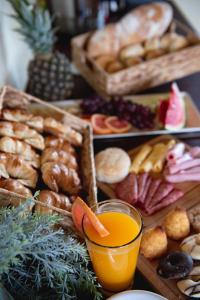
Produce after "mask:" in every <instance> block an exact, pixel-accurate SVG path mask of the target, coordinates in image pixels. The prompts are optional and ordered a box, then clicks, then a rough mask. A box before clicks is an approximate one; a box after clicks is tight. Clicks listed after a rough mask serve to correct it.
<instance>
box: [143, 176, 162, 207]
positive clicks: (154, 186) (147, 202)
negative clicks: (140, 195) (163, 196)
mask: <svg viewBox="0 0 200 300" xmlns="http://www.w3.org/2000/svg"><path fill="white" fill-rule="evenodd" d="M160 184H161V179H156V180H153V181H152V182H151V185H150V187H149V191H148V195H147V197H146V199H145V204H144V206H145V207H149V206H151V201H152V199H153V197H154V195H155V193H156V191H157V190H158V188H159V186H160Z"/></svg>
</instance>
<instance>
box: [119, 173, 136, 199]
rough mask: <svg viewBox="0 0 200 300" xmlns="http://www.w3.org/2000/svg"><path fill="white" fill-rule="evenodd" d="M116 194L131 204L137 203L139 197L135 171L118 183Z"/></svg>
mask: <svg viewBox="0 0 200 300" xmlns="http://www.w3.org/2000/svg"><path fill="white" fill-rule="evenodd" d="M115 194H116V196H117V197H118V198H119V199H121V200H124V201H126V202H128V203H130V204H134V203H136V202H137V198H138V184H137V176H136V175H135V174H134V173H130V174H129V175H128V176H127V177H126V178H125V179H124V180H123V181H121V182H120V183H118V184H117V186H116V188H115Z"/></svg>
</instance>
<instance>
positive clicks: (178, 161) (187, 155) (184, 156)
mask: <svg viewBox="0 0 200 300" xmlns="http://www.w3.org/2000/svg"><path fill="white" fill-rule="evenodd" d="M191 159H193V158H192V156H191V154H190V153H189V152H187V153H185V154H183V156H182V157H180V158H178V159H177V160H176V165H179V164H182V163H183V162H185V161H188V160H191Z"/></svg>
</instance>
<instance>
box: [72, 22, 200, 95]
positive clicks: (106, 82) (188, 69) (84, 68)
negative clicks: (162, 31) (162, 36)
mask: <svg viewBox="0 0 200 300" xmlns="http://www.w3.org/2000/svg"><path fill="white" fill-rule="evenodd" d="M174 24H176V26H173V25H171V27H172V28H175V29H176V30H177V31H181V32H182V33H183V35H187V36H190V37H191V38H195V40H197V44H195V45H191V46H188V47H187V48H184V49H182V50H179V51H176V52H172V53H168V54H165V55H162V56H160V57H158V58H154V59H151V60H148V61H144V62H142V63H140V64H137V65H135V66H132V67H128V68H126V69H123V70H121V71H118V72H116V73H113V74H109V73H107V72H106V71H105V70H104V69H103V68H101V67H100V66H99V65H97V64H96V62H95V60H94V59H93V58H91V57H89V56H88V53H87V52H86V51H85V50H84V46H85V43H86V42H87V39H88V38H89V36H90V35H91V33H86V34H82V35H79V36H77V37H75V38H73V39H72V43H71V46H72V57H73V62H74V64H75V66H76V67H77V68H78V70H79V71H80V73H81V75H82V76H83V77H84V78H85V79H86V80H87V81H88V82H89V84H90V85H91V86H92V87H93V88H94V89H95V90H96V91H97V92H98V93H99V94H101V95H102V96H104V97H110V96H113V95H125V94H130V93H135V92H139V91H142V90H144V89H147V88H150V87H154V86H157V85H160V84H162V83H165V82H168V81H171V80H175V79H178V78H180V77H183V76H186V75H189V74H192V73H195V72H198V71H200V44H199V43H198V37H197V36H196V35H195V34H194V33H193V32H192V31H191V29H189V28H188V27H187V26H186V25H183V24H182V23H180V22H178V21H174Z"/></svg>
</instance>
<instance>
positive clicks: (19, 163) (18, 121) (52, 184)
mask: <svg viewBox="0 0 200 300" xmlns="http://www.w3.org/2000/svg"><path fill="white" fill-rule="evenodd" d="M81 145H82V135H81V134H80V133H79V132H78V131H76V130H74V129H72V128H71V127H69V126H67V125H64V124H62V123H61V122H58V121H56V120H55V119H53V118H43V117H42V116H35V115H33V114H32V113H30V112H28V111H27V110H24V109H11V108H3V109H2V110H1V115H0V188H2V189H5V190H8V191H10V192H14V193H15V194H18V195H23V196H25V197H31V196H32V193H33V192H34V190H35V189H36V187H37V189H38V186H37V183H38V182H39V185H40V186H41V185H42V186H44V184H45V185H46V189H45V190H43V191H41V192H40V194H39V201H40V202H43V203H45V204H47V205H50V206H56V207H58V208H62V209H66V210H70V208H71V203H70V196H72V195H77V194H78V193H79V192H80V190H81V180H80V177H79V173H78V162H77V154H76V149H75V147H79V146H81ZM62 192H63V193H65V195H64V194H62ZM66 195H67V196H66ZM36 210H39V211H42V212H52V210H51V209H48V208H44V207H42V206H40V205H36Z"/></svg>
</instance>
